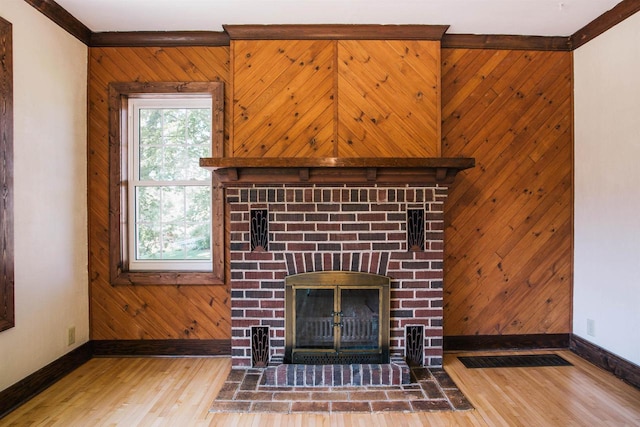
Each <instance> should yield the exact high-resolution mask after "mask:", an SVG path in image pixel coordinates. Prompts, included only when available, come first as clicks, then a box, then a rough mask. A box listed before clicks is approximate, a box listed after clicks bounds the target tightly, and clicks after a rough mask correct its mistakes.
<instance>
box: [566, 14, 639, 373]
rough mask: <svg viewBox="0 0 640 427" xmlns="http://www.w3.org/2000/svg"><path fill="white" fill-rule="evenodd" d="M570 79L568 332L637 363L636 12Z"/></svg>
mask: <svg viewBox="0 0 640 427" xmlns="http://www.w3.org/2000/svg"><path fill="white" fill-rule="evenodd" d="M574 76H575V276H574V306H573V331H574V333H575V334H576V335H579V336H580V337H582V338H585V339H586V340H588V341H590V342H592V343H594V344H596V345H598V346H600V347H603V348H605V349H606V350H608V351H610V352H612V353H614V354H617V355H618V356H620V357H623V358H625V359H627V360H629V361H631V362H633V363H635V364H640V164H639V163H638V162H639V161H640V13H636V14H635V15H634V16H632V17H630V18H628V19H627V20H625V21H623V22H622V23H620V24H618V25H617V26H615V27H614V28H612V29H610V30H609V31H607V32H606V33H604V34H602V35H600V36H598V37H597V38H595V39H594V40H592V41H590V42H589V43H587V44H585V45H583V46H582V47H580V48H578V49H577V50H576V51H575V52H574ZM587 319H591V320H593V321H594V326H595V328H594V332H595V333H594V334H593V335H595V336H591V335H588V334H587Z"/></svg>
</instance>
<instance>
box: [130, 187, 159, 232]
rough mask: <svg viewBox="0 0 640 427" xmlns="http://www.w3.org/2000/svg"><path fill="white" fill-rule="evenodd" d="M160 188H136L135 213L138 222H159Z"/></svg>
mask: <svg viewBox="0 0 640 427" xmlns="http://www.w3.org/2000/svg"><path fill="white" fill-rule="evenodd" d="M160 203H161V201H160V188H159V187H138V188H136V205H137V209H136V214H137V218H138V222H146V223H156V224H157V223H159V222H160V220H161V218H162V217H161V214H160Z"/></svg>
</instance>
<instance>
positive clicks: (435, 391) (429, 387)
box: [420, 381, 444, 399]
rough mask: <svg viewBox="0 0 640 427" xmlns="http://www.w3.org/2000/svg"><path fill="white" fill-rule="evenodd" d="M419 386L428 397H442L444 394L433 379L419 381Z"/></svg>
mask: <svg viewBox="0 0 640 427" xmlns="http://www.w3.org/2000/svg"><path fill="white" fill-rule="evenodd" d="M420 386H421V387H422V391H423V392H424V394H425V395H426V396H427V397H428V398H429V399H444V394H442V390H441V389H440V387H438V385H437V384H436V382H435V381H424V382H420Z"/></svg>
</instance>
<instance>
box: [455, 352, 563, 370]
mask: <svg viewBox="0 0 640 427" xmlns="http://www.w3.org/2000/svg"><path fill="white" fill-rule="evenodd" d="M458 359H459V360H460V361H461V362H462V364H463V365H464V366H465V367H466V368H470V369H472V368H536V367H542V366H573V365H571V363H569V362H567V361H566V360H565V359H563V358H562V357H560V356H558V355H557V354H521V355H516V356H461V357H458Z"/></svg>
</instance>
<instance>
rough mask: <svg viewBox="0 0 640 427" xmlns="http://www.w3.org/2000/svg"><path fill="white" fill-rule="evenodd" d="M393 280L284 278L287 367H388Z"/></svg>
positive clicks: (346, 274) (353, 275)
mask: <svg viewBox="0 0 640 427" xmlns="http://www.w3.org/2000/svg"><path fill="white" fill-rule="evenodd" d="M389 284H390V279H389V278H388V277H386V276H381V275H377V274H371V273H361V272H351V271H320V272H311V273H302V274H296V275H292V276H288V277H287V278H286V279H285V285H286V292H285V363H294V364H359V363H389V321H390V320H389Z"/></svg>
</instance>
